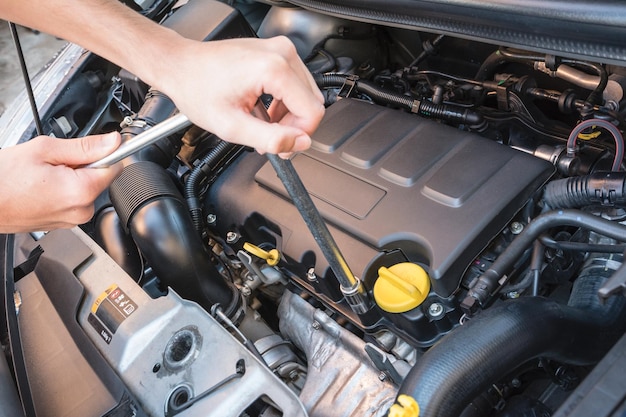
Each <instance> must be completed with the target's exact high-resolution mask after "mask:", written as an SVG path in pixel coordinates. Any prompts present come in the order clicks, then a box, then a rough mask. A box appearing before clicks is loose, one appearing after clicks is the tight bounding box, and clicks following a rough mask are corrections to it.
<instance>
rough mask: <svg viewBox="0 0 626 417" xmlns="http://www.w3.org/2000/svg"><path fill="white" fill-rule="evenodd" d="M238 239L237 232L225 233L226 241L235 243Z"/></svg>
mask: <svg viewBox="0 0 626 417" xmlns="http://www.w3.org/2000/svg"><path fill="white" fill-rule="evenodd" d="M238 240H239V234H237V232H228V233H226V243H235V242H237V241H238Z"/></svg>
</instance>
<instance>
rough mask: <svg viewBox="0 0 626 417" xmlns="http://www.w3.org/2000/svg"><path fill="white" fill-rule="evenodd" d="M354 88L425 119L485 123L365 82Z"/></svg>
mask: <svg viewBox="0 0 626 417" xmlns="http://www.w3.org/2000/svg"><path fill="white" fill-rule="evenodd" d="M313 79H314V80H315V82H316V83H317V85H318V87H320V88H329V87H341V86H343V85H344V83H345V82H346V80H348V76H347V75H343V74H313ZM354 88H356V90H357V91H358V92H360V93H363V94H366V95H367V96H369V97H371V98H372V100H374V101H376V102H378V103H382V104H387V105H391V106H395V107H400V108H403V109H405V110H408V111H410V112H412V113H417V114H420V115H422V116H425V117H430V118H433V119H442V120H447V121H449V122H455V123H463V124H467V125H469V126H471V127H473V128H477V129H479V128H482V127H483V126H482V125H483V124H484V123H485V121H484V118H483V116H482V115H481V114H480V113H478V112H475V111H473V110H471V109H466V108H463V107H458V106H454V105H451V104H435V103H432V102H430V101H426V100H421V101H420V100H415V99H413V98H411V97H407V96H404V95H402V94H397V93H394V92H391V91H385V90H383V89H382V88H380V87H378V86H377V85H375V84H373V83H371V82H369V81H367V80H356V81H355V87H354Z"/></svg>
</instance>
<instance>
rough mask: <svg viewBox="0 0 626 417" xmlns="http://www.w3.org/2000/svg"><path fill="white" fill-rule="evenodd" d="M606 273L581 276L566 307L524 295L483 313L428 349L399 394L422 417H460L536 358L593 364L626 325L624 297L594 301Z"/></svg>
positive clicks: (595, 271) (577, 363)
mask: <svg viewBox="0 0 626 417" xmlns="http://www.w3.org/2000/svg"><path fill="white" fill-rule="evenodd" d="M611 272H612V271H608V272H607V271H602V272H600V271H598V270H597V269H595V270H590V271H589V273H587V274H586V275H584V276H583V275H581V276H580V277H579V278H578V280H577V281H576V283H575V285H574V289H573V291H572V294H571V296H570V300H569V303H568V305H562V304H559V303H557V302H554V301H551V300H548V299H545V298H540V297H534V298H521V299H517V300H510V301H505V302H503V303H502V304H501V305H499V306H497V307H494V308H492V309H489V310H486V311H484V312H482V313H481V314H480V315H478V316H476V317H475V318H472V319H471V320H469V322H467V323H466V324H465V325H463V326H461V327H460V328H458V329H456V330H454V331H453V332H451V333H450V334H448V335H447V336H445V337H444V338H443V339H441V341H440V342H438V343H437V344H435V346H433V348H432V349H430V350H429V351H428V352H426V354H424V356H423V357H422V358H421V359H420V360H419V362H418V363H417V365H416V366H415V367H413V368H412V369H411V371H409V374H408V375H407V377H406V378H405V380H404V382H403V384H402V386H401V387H400V391H399V393H400V394H407V395H410V396H412V397H413V398H414V399H415V400H416V401H417V402H418V404H419V406H420V416H422V417H444V416H445V417H451V416H458V415H459V414H460V413H461V412H462V411H463V409H464V408H465V407H466V406H467V405H468V404H469V403H470V402H471V401H472V400H473V399H474V398H475V397H477V396H478V395H479V394H480V393H482V392H483V391H484V390H485V389H487V388H488V387H489V385H490V384H493V383H494V382H496V381H498V380H499V379H501V378H503V377H504V376H505V375H507V374H508V373H509V372H511V371H512V370H514V369H515V368H516V367H518V366H520V365H522V364H523V363H525V362H527V361H529V360H531V359H533V358H537V357H545V358H548V359H553V360H556V361H559V362H563V363H569V364H575V365H588V364H592V363H595V362H597V361H598V360H600V359H601V358H602V356H603V355H604V354H605V353H606V352H607V351H608V349H609V348H610V347H611V346H612V344H613V343H615V341H616V340H617V339H618V338H619V337H620V335H621V334H622V333H623V331H624V327H625V326H624V313H625V312H626V308H625V307H626V300H625V299H624V298H622V297H619V298H613V299H611V300H610V302H608V303H606V304H605V305H602V304H600V303H599V301H598V297H597V292H598V289H599V288H600V287H601V286H602V283H603V282H604V281H605V280H606V277H607V275H608V274H610V273H611Z"/></svg>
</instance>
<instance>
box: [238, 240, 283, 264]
mask: <svg viewBox="0 0 626 417" xmlns="http://www.w3.org/2000/svg"><path fill="white" fill-rule="evenodd" d="M243 249H244V250H245V251H246V252H250V253H251V254H253V255H254V256H256V257H257V258H261V259H265V262H267V264H268V265H269V266H275V265H278V262H279V261H280V252H278V249H272V250H270V251H269V252H268V251H266V250H263V249H261V248H259V247H258V246H255V245H253V244H252V243H248V242H246V243H244V244H243Z"/></svg>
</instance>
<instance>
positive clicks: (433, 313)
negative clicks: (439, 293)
mask: <svg viewBox="0 0 626 417" xmlns="http://www.w3.org/2000/svg"><path fill="white" fill-rule="evenodd" d="M443 313H445V309H444V308H443V305H441V304H440V303H432V304H431V305H429V306H428V315H429V316H430V317H432V318H434V319H436V318H439V317H441V316H443Z"/></svg>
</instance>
